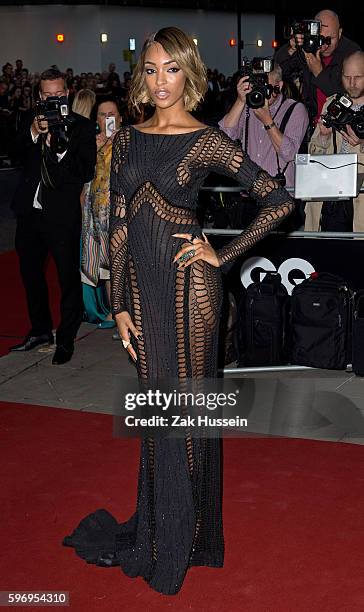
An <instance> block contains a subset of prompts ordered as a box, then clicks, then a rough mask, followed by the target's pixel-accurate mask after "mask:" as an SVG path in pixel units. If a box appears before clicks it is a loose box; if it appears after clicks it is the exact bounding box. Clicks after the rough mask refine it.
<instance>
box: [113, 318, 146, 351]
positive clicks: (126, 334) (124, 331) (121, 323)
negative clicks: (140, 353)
mask: <svg viewBox="0 0 364 612" xmlns="http://www.w3.org/2000/svg"><path fill="white" fill-rule="evenodd" d="M115 322H116V325H117V327H118V332H119V336H120V338H121V340H122V341H124V342H129V344H128V346H126V347H124V348H125V349H126V350H127V351H128V353H129V355H130V357H131V358H132V359H133V360H134V361H136V360H137V354H136V352H135V350H134V349H133V347H132V345H131V342H130V337H131V334H132V335H133V336H135V338H137V340H141V339H142V337H143V336H142V332H141V330H138V329H137V328H136V327H135V325H134V323H133V321H132V319H131V316H130V314H129V313H128V311H127V310H123V311H122V312H119V313H118V314H117V315H115Z"/></svg>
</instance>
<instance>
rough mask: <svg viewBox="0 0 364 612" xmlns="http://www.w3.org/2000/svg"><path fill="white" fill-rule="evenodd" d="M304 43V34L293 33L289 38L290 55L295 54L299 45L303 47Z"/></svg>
mask: <svg viewBox="0 0 364 612" xmlns="http://www.w3.org/2000/svg"><path fill="white" fill-rule="evenodd" d="M302 45H303V34H296V36H295V35H294V34H293V33H292V36H291V38H290V39H289V49H288V53H289V55H293V54H294V53H296V51H297V48H298V47H302Z"/></svg>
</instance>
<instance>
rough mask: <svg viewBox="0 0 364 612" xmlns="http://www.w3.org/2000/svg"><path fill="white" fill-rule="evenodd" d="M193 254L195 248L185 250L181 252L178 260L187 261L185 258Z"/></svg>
mask: <svg viewBox="0 0 364 612" xmlns="http://www.w3.org/2000/svg"><path fill="white" fill-rule="evenodd" d="M195 255H196V251H195V249H191V250H190V251H187V253H183V255H181V257H180V258H179V261H187V259H191V257H194V256H195Z"/></svg>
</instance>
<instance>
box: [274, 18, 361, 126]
mask: <svg viewBox="0 0 364 612" xmlns="http://www.w3.org/2000/svg"><path fill="white" fill-rule="evenodd" d="M315 19H317V20H319V21H321V35H322V36H324V37H330V38H331V42H330V44H324V45H322V47H320V49H319V50H318V51H317V53H316V54H313V53H306V52H305V51H304V50H303V49H302V48H301V47H302V44H303V35H302V34H298V35H297V36H296V37H294V36H292V38H291V39H290V41H289V43H288V44H286V45H284V46H283V47H281V49H279V50H278V51H277V53H276V55H275V61H276V62H278V64H280V65H281V67H282V72H283V80H284V81H287V82H289V81H292V80H293V79H294V78H295V77H298V78H299V79H300V81H301V85H302V102H303V103H304V105H305V106H306V108H307V110H308V113H309V116H310V120H311V126H312V128H313V127H314V126H315V125H316V123H317V121H318V119H319V118H320V114H321V110H322V107H323V105H324V103H325V101H326V98H327V97H328V96H332V95H333V94H334V93H337V92H339V91H342V83H341V73H342V65H343V61H344V59H345V58H346V57H347V56H348V55H351V54H352V53H354V51H359V50H360V47H359V45H357V44H356V43H355V42H352V41H351V40H349V39H348V38H345V36H342V28H341V27H340V22H339V18H338V16H337V15H336V13H334V12H333V11H330V10H324V11H320V12H319V13H318V14H317V15H316V17H315Z"/></svg>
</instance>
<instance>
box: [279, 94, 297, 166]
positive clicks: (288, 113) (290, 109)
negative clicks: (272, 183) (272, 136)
mask: <svg viewBox="0 0 364 612" xmlns="http://www.w3.org/2000/svg"><path fill="white" fill-rule="evenodd" d="M297 104H298V101H296V102H293V104H290V106H289V107H288V108H287V110H286V112H285V113H284V115H283V117H282V121H281V123H280V126H279V131H280V132H281V133H282V134H284V130H285V129H286V126H287V123H288V121H289V119H290V117H291V115H292V113H293V109H294V107H295V106H296V105H297ZM276 159H277V168H278V174H284V173H285V171H286V170H287V168H288V164H289V162H287V163H286V165H285V167H284V168H283V170H282V172H281V167H280V165H279V158H278V153H277V151H276Z"/></svg>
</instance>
